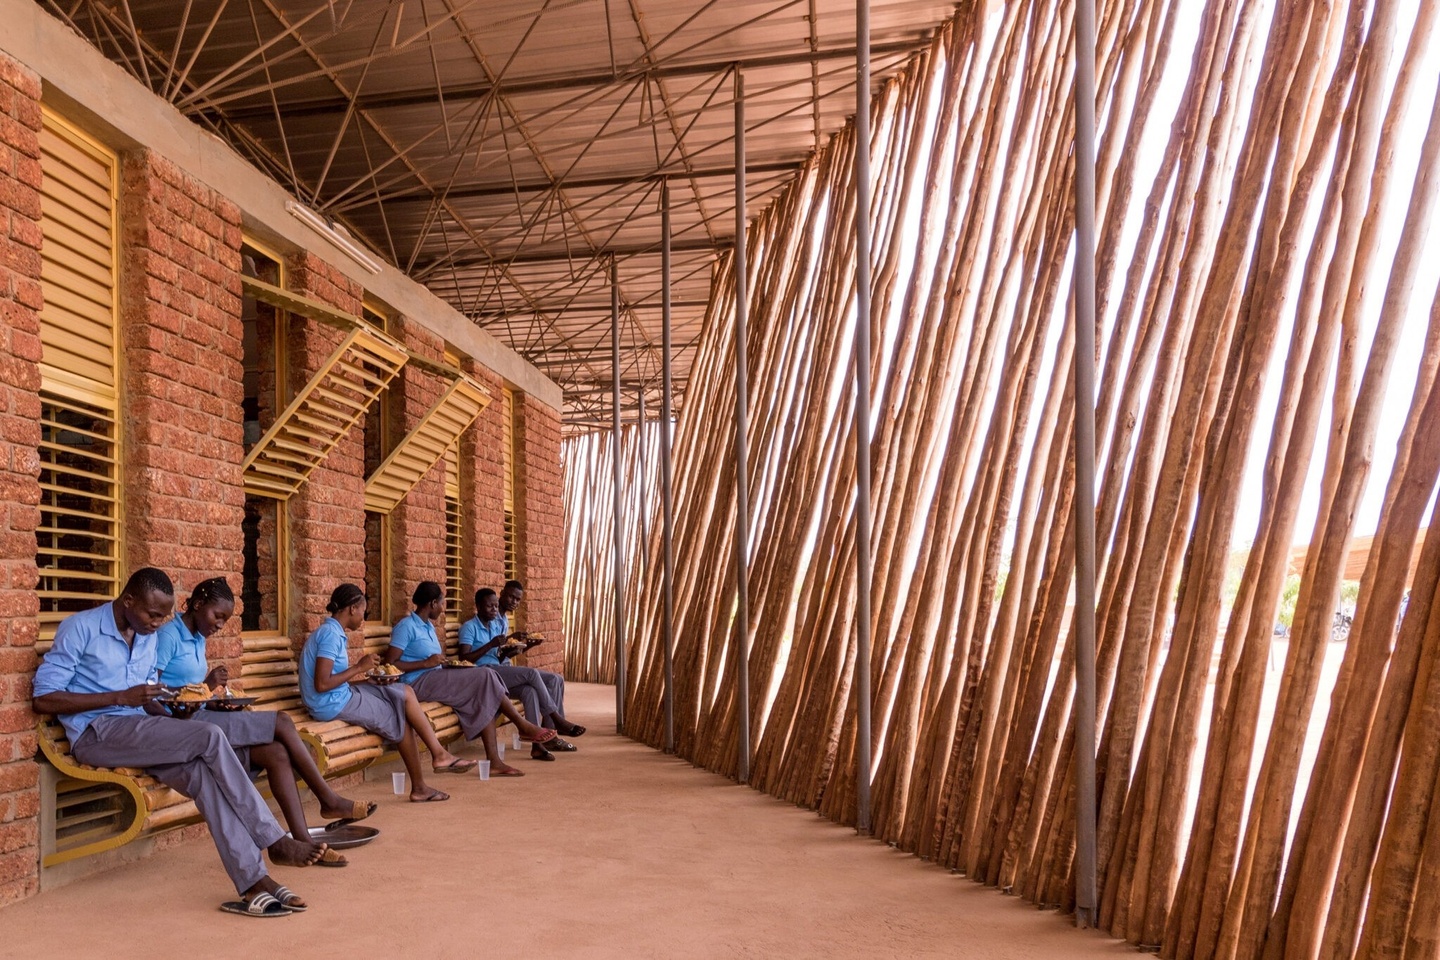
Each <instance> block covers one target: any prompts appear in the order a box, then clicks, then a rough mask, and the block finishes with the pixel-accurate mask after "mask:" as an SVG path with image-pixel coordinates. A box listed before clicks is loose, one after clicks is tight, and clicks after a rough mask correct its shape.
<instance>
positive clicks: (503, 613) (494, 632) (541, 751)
mask: <svg viewBox="0 0 1440 960" xmlns="http://www.w3.org/2000/svg"><path fill="white" fill-rule="evenodd" d="M524 596H525V587H524V585H522V584H521V583H520V581H519V580H510V581H508V582H507V583H506V584H505V587H504V589H503V590H501V591H500V595H499V596H498V597H497V596H496V595H495V591H494V590H491V589H490V588H489V587H485V588H482V589H481V590H478V591H476V593H475V614H476V615H475V616H474V617H472V618H471V619H469V620H467V621H466V622H465V623H464V624H462V625H461V627H460V656H461V658H462V659H465V660H469V661H470V662H471V663H474V664H477V665H478V666H482V667H490V668H491V669H493V670H494V671H495V672H496V673H498V674H500V679H501V680H503V681H504V682H505V688H506V692H507V693H509V694H510V696H512V697H519V698H520V703H521V705H523V706H524V708H525V716H526V717H527V718H529V719H530V720H531V722H534V723H539V724H540V725H541V726H543V727H545V728H546V729H549V730H555V731H556V732H557V733H563V734H564V735H565V736H567V737H578V736H581V735H582V734H584V733H585V728H584V727H582V726H580V725H579V724H578V723H571V722H570V721H569V720H566V719H565V678H564V677H562V676H560V675H559V674H558V673H552V672H550V671H549V670H537V669H535V668H534V667H517V666H515V665H513V664H511V663H510V657H511V656H513V655H514V654H515V653H520V652H523V651H524V650H529V649H530V648H531V647H534V646H536V645H537V644H539V643H540V642H541V641H540V640H531V639H530V637H529V635H528V634H526V633H523V632H521V633H513V634H512V633H510V618H509V616H508V615H509V614H510V613H511V612H512V611H513V610H514V609H515V608H516V607H518V606H519V605H520V601H521V600H522V599H524ZM517 640H518V641H520V643H519V644H511V643H509V641H517ZM578 749H579V748H578V747H576V746H575V744H573V743H570V742H569V741H567V740H564V739H562V738H560V737H558V736H557V737H556V738H555V739H553V740H551V741H549V742H548V743H546V744H545V745H544V746H541V745H540V744H538V743H532V744H531V745H530V757H531V759H534V760H554V759H555V757H554V754H552V753H551V752H550V751H552V750H554V751H557V752H560V753H574V752H575V751H576V750H578Z"/></svg>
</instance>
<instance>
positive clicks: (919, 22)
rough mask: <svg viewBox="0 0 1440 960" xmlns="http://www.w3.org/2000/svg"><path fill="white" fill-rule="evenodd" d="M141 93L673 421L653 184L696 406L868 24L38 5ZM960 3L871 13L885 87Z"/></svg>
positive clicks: (558, 373)
mask: <svg viewBox="0 0 1440 960" xmlns="http://www.w3.org/2000/svg"><path fill="white" fill-rule="evenodd" d="M41 6H43V7H44V8H45V9H46V10H47V11H49V12H50V13H51V14H53V15H54V16H57V17H59V18H60V19H62V20H63V21H65V22H66V23H68V24H70V25H71V26H72V27H73V28H74V29H75V30H77V31H78V32H79V33H80V34H81V35H83V36H84V37H86V38H87V39H88V40H89V41H90V42H91V43H92V44H93V45H94V46H96V47H97V48H98V49H99V50H100V51H101V52H102V53H104V54H105V55H106V56H107V57H109V58H110V59H112V60H113V61H115V62H117V63H119V64H120V65H122V66H123V67H124V68H125V69H127V70H128V71H129V72H130V73H131V74H132V75H133V76H134V77H136V78H137V79H138V80H139V81H140V82H142V83H144V84H145V85H146V86H147V87H148V88H149V89H150V90H152V91H153V92H154V93H155V94H157V95H158V96H160V97H163V98H164V99H165V100H166V101H168V102H170V103H172V104H173V105H174V106H175V107H176V108H178V109H179V110H180V111H181V112H182V113H184V114H185V115H186V116H188V117H190V118H191V119H192V120H194V121H195V122H196V123H199V124H202V125H204V126H205V127H207V128H209V129H211V130H213V131H214V132H216V133H217V134H219V135H220V136H222V137H223V138H225V139H226V140H227V141H228V142H229V143H231V144H232V145H233V146H234V147H235V149H237V150H238V151H239V152H240V153H241V154H242V155H244V156H245V157H247V158H249V159H250V160H251V161H252V162H254V163H255V164H256V165H257V166H259V167H260V168H261V169H262V170H264V171H265V172H266V173H267V174H269V175H270V176H272V177H274V178H275V179H276V180H277V181H278V182H280V183H281V184H283V185H285V186H286V187H287V188H288V189H289V190H290V191H291V192H293V193H294V194H295V195H296V196H297V197H298V198H299V199H300V200H301V201H302V202H303V203H304V204H306V205H308V206H310V207H312V208H313V209H315V210H316V211H319V212H320V213H321V214H323V215H324V216H327V217H330V218H332V219H333V220H334V221H337V222H339V223H341V224H343V225H344V226H345V227H346V228H347V229H348V230H349V231H350V232H351V233H352V234H353V235H354V236H355V237H357V238H358V239H360V240H361V241H362V242H363V243H364V244H365V245H367V246H368V247H370V248H371V249H372V250H374V251H375V252H376V253H377V254H378V255H380V256H381V257H383V258H384V259H386V260H388V261H390V262H391V263H393V264H394V265H396V266H397V267H398V268H400V269H401V270H403V271H404V272H406V273H407V274H408V275H409V276H410V277H412V278H413V279H415V280H416V281H418V282H420V283H423V284H425V285H426V286H427V287H429V288H430V289H431V290H432V291H434V292H435V293H436V294H437V295H438V296H440V297H442V298H443V299H445V300H446V301H448V302H449V303H450V304H452V305H453V306H454V307H455V308H456V309H457V310H459V311H460V312H461V313H463V314H465V315H466V316H468V317H470V318H471V319H472V320H474V322H475V323H477V324H479V325H480V326H481V327H483V328H484V329H486V330H487V331H489V332H490V333H492V334H494V335H495V336H497V337H498V338H500V339H501V340H503V341H504V342H506V343H508V344H510V345H511V346H512V347H513V348H514V349H515V350H516V351H517V352H519V353H520V354H522V355H523V356H525V357H526V358H527V359H529V360H530V361H531V362H532V363H534V364H535V365H536V366H537V367H539V368H540V369H541V370H542V371H543V372H544V373H546V374H547V375H548V376H550V377H551V378H552V379H554V380H555V381H557V382H558V383H559V384H560V385H561V386H562V387H563V388H564V389H565V391H566V416H567V421H568V422H569V423H571V424H572V425H573V426H574V427H575V428H583V427H584V425H585V424H587V423H594V422H596V421H599V420H602V419H606V418H608V417H609V409H610V406H609V405H610V401H609V396H608V393H609V389H610V385H611V383H612V374H611V370H610V363H609V356H610V289H609V271H610V265H611V262H612V260H613V262H614V264H615V268H616V273H617V276H618V285H619V288H620V300H621V313H622V328H621V335H620V339H621V344H622V351H623V353H622V356H623V366H622V383H623V385H624V387H625V388H626V393H627V399H628V401H629V402H632V403H633V402H634V400H633V398H634V396H635V393H636V392H637V391H645V392H647V393H648V394H649V396H648V400H649V402H650V403H651V404H652V406H651V409H652V410H658V409H659V402H658V396H659V382H660V330H661V270H660V251H659V242H660V209H659V198H660V194H661V185H662V183H663V182H665V181H668V182H669V185H670V187H669V189H670V192H671V203H672V222H673V237H674V240H673V252H674V253H673V257H672V265H673V281H672V299H673V318H674V320H673V337H674V343H675V346H676V357H675V363H674V376H675V383H676V389H677V392H678V393H681V394H682V395H683V391H684V387H685V383H686V378H687V375H688V372H689V368H690V363H691V360H692V357H693V353H694V345H695V343H696V342H697V340H698V338H699V336H700V332H701V327H702V325H703V321H704V317H705V311H706V305H707V303H708V301H709V296H710V288H711V281H712V275H713V272H714V270H715V266H716V263H717V260H718V257H719V256H720V253H721V252H722V251H723V250H724V249H725V248H727V247H728V246H729V245H730V243H731V242H732V240H733V233H734V226H733V225H734V208H735V204H734V197H735V171H734V159H733V153H734V121H733V114H734V110H733V93H732V90H733V82H732V81H733V71H734V70H736V69H737V68H738V69H740V70H742V71H743V73H744V79H745V88H746V91H747V92H746V125H745V126H746V130H745V138H746V152H747V157H748V160H747V164H746V184H745V188H746V196H747V202H748V204H749V209H750V210H751V211H752V212H756V211H759V210H760V209H763V207H764V205H765V204H766V202H767V201H768V200H770V199H771V198H773V197H774V196H775V195H776V193H777V192H778V191H779V190H780V189H781V188H782V187H783V186H784V185H785V184H786V183H787V182H788V181H789V180H790V179H791V178H792V176H793V175H794V173H795V171H796V170H797V168H798V167H799V166H800V165H801V164H802V163H804V162H805V160H806V159H807V158H808V157H809V156H810V155H811V153H812V151H814V150H815V148H816V147H817V146H818V145H819V144H820V143H821V142H822V141H823V140H824V139H825V138H826V137H828V136H829V135H830V134H831V133H833V132H834V131H835V130H837V129H838V128H839V127H840V126H841V125H843V123H844V121H845V119H846V118H847V117H848V116H849V115H850V114H851V113H853V111H854V102H855V97H854V93H855V91H854V82H855V49H854V25H855V19H854V18H855V7H854V2H853V0H850V2H844V0H509V2H504V3H501V2H496V0H184V2H176V0H41ZM953 10H954V4H953V3H946V2H934V0H874V2H872V13H871V23H872V36H873V46H872V51H873V56H872V62H873V70H874V73H875V75H876V76H877V77H882V78H883V77H884V76H886V75H888V74H889V73H892V72H894V71H895V70H896V69H898V67H899V66H900V65H901V64H902V63H904V62H905V60H906V59H908V57H909V56H910V55H911V54H912V53H914V52H915V51H916V50H918V49H919V48H920V47H922V46H923V45H924V44H925V43H926V41H927V40H928V38H929V36H930V35H931V31H932V30H933V29H934V28H935V27H936V26H938V25H939V24H940V23H941V22H942V21H943V20H944V19H945V18H946V17H948V16H950V15H951V14H952V13H953Z"/></svg>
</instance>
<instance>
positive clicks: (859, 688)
mask: <svg viewBox="0 0 1440 960" xmlns="http://www.w3.org/2000/svg"><path fill="white" fill-rule="evenodd" d="M870 579H871V571H870V2H869V0H857V2H856V4H855V703H856V725H857V730H856V734H855V805H856V810H855V829H856V830H858V831H859V832H860V833H862V834H867V833H869V832H870V764H871V759H870Z"/></svg>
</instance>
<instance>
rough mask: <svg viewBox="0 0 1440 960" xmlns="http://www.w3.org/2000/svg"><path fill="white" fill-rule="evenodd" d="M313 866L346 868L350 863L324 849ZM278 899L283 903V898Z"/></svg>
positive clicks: (331, 851) (337, 854) (333, 852)
mask: <svg viewBox="0 0 1440 960" xmlns="http://www.w3.org/2000/svg"><path fill="white" fill-rule="evenodd" d="M314 865H315V866H317V867H348V866H350V861H349V860H346V859H345V857H344V856H343V855H342V854H340V853H337V852H335V851H334V850H331V849H330V848H329V847H326V848H325V852H324V853H322V854H320V859H319V860H316V861H315V864H314ZM280 899H281V901H282V902H283V901H284V899H285V898H284V897H281V898H280ZM286 906H287V907H288V906H289V904H288V903H287V904H286Z"/></svg>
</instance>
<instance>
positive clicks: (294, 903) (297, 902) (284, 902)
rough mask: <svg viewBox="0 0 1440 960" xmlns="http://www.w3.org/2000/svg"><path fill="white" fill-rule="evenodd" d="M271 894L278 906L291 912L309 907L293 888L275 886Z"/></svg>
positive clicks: (303, 910) (301, 911)
mask: <svg viewBox="0 0 1440 960" xmlns="http://www.w3.org/2000/svg"><path fill="white" fill-rule="evenodd" d="M327 852H328V851H327ZM271 896H273V897H274V898H275V899H276V900H279V901H280V906H282V907H284V908H285V909H286V910H289V911H290V912H291V913H304V912H305V911H306V910H309V909H310V905H309V904H308V903H306V902H305V901H304V900H302V899H300V895H299V894H298V893H296V892H295V891H294V890H291V889H290V888H289V887H286V886H279V887H276V888H275V892H274V893H273V894H271Z"/></svg>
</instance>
